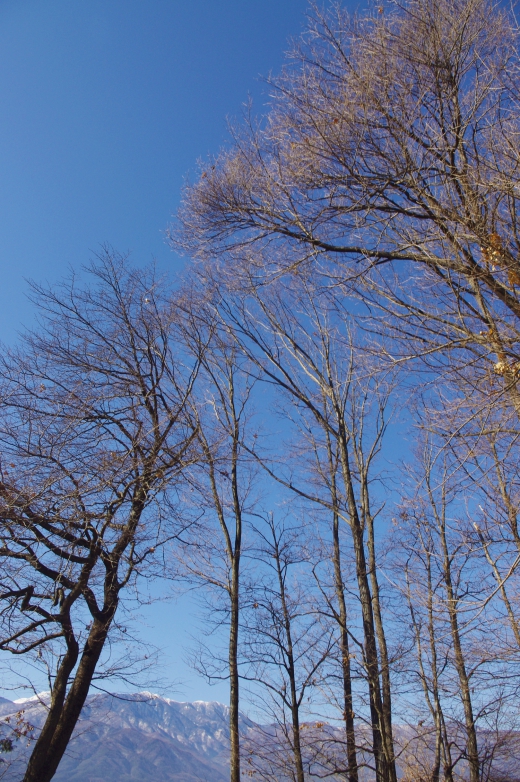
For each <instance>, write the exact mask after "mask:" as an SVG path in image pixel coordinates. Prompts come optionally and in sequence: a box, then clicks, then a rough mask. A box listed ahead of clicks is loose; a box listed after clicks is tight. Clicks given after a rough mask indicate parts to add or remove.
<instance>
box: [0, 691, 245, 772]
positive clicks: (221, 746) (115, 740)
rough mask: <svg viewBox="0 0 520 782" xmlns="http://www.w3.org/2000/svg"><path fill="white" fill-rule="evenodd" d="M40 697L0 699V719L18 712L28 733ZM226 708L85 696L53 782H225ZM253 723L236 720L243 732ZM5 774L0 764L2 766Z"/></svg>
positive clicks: (22, 757) (40, 707)
mask: <svg viewBox="0 0 520 782" xmlns="http://www.w3.org/2000/svg"><path fill="white" fill-rule="evenodd" d="M47 698H48V693H41V694H40V695H38V696H34V697H32V698H27V699H20V700H18V701H15V702H11V701H7V700H5V699H0V714H1V715H2V716H5V715H7V714H9V713H15V712H18V711H20V710H21V709H23V710H24V718H25V719H26V720H28V721H29V722H30V723H31V724H33V725H35V726H36V727H38V726H40V725H41V724H42V722H43V719H44V716H45V702H46V700H47ZM228 718H229V708H228V707H227V706H224V705H223V704H221V703H216V702H214V701H213V702H205V701H195V702H194V703H186V702H179V701H174V700H171V699H169V698H162V697H160V696H158V695H154V694H152V693H147V692H144V693H137V694H132V695H119V696H111V695H93V696H90V697H89V698H88V700H87V703H86V704H85V707H84V709H83V713H82V716H81V720H80V722H79V724H78V726H77V729H76V731H75V733H74V736H73V739H72V741H71V743H70V745H69V748H68V751H67V754H66V756H65V757H64V758H63V760H62V762H61V764H60V767H59V769H58V772H57V774H56V776H55V780H56V782H130V780H132V782H135V780H137V779H138V780H140V782H227V779H228V778H229V759H228V754H229V727H228ZM253 726H254V723H252V722H251V721H250V720H248V719H247V718H245V717H242V728H243V730H245V731H247V730H248V728H250V727H251V728H252V727H253ZM27 751H28V748H27V747H25V746H22V742H19V744H18V745H17V747H16V751H15V752H14V753H12V755H4V756H3V757H4V758H5V760H6V761H8V763H9V767H8V768H6V774H5V776H3V777H2V782H18V780H19V779H20V772H21V769H22V768H23V765H24V763H25V762H26V754H27ZM4 765H5V766H7V765H8V764H7V763H6V764H4Z"/></svg>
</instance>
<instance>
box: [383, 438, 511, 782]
mask: <svg viewBox="0 0 520 782" xmlns="http://www.w3.org/2000/svg"><path fill="white" fill-rule="evenodd" d="M440 445H441V446H442V441H441V443H440ZM411 474H413V477H414V485H415V493H412V495H411V496H410V497H409V499H408V500H407V501H406V502H405V504H404V507H403V510H402V513H401V517H400V521H399V523H398V525H397V528H398V532H397V535H396V537H395V542H396V544H397V546H398V548H399V549H400V550H401V551H403V552H404V557H403V556H398V557H397V562H396V564H397V570H396V578H397V581H398V583H400V584H401V585H402V589H403V594H404V595H405V596H406V603H407V607H408V612H409V616H410V619H411V631H412V636H413V640H414V646H415V654H416V660H417V663H416V665H415V666H412V665H410V667H409V670H410V671H414V674H413V678H416V680H417V681H418V682H419V683H420V687H421V689H422V691H423V693H424V706H425V709H426V714H425V715H424V718H423V719H421V720H420V721H419V722H418V723H417V724H415V725H413V726H412V731H413V733H412V735H411V736H410V737H409V738H408V747H407V748H406V749H405V751H404V752H403V757H404V756H408V757H409V758H411V759H413V763H414V764H415V767H416V773H417V774H418V773H419V772H418V770H417V768H418V764H419V760H420V757H421V755H422V760H421V761H420V762H421V764H422V769H423V771H422V775H423V777H424V779H427V780H439V779H441V778H442V779H444V780H452V779H454V778H458V777H459V776H460V775H461V774H462V775H463V774H464V773H466V771H465V768H464V767H465V766H466V765H467V773H468V774H469V778H470V779H471V780H475V781H476V780H482V779H485V778H487V775H488V774H489V773H495V772H496V771H497V770H498V767H499V765H498V766H497V763H498V764H499V761H500V757H501V753H502V751H503V747H504V746H506V745H507V744H510V745H511V746H512V745H513V744H514V736H513V735H512V734H510V731H509V730H508V727H507V726H508V725H509V727H513V725H514V718H513V716H512V714H511V713H510V712H509V710H508V705H507V704H508V702H511V698H513V699H515V698H516V694H515V693H516V685H515V677H516V676H517V675H518V674H517V672H516V666H517V659H516V658H517V655H515V654H514V653H512V650H511V649H510V648H507V645H506V646H503V645H502V643H501V639H500V635H501V628H500V624H498V623H497V613H496V602H497V601H498V602H500V598H499V596H498V594H497V593H498V592H499V589H497V585H496V584H495V583H494V582H493V578H492V577H491V574H490V573H489V570H488V569H487V567H486V565H485V559H484V557H483V555H482V548H481V544H480V541H479V540H478V537H476V536H475V535H474V531H473V529H472V524H471V519H472V511H473V509H474V507H475V500H476V498H475V497H472V495H471V493H469V494H468V493H466V492H467V490H466V487H465V483H464V480H463V479H462V478H461V470H460V465H459V462H458V460H454V461H453V463H451V464H450V460H449V458H448V456H447V453H446V450H445V449H442V447H439V446H435V445H434V443H433V442H432V440H431V438H428V439H427V441H426V442H425V443H424V444H423V447H422V448H421V452H420V453H418V458H417V460H416V466H415V468H414V469H413V470H412V471H411ZM491 634H492V641H490V635H491ZM508 682H509V684H508ZM511 685H512V686H511ZM457 703H458V704H459V708H460V714H458V710H457ZM414 710H416V711H415V713H416V714H419V712H420V706H419V704H418V702H416V703H415V706H414ZM428 713H429V714H428ZM412 714H413V711H412ZM428 717H429V719H428ZM412 720H413V716H412ZM499 725H501V726H502V727H501V728H498V726H499ZM441 774H442V777H441Z"/></svg>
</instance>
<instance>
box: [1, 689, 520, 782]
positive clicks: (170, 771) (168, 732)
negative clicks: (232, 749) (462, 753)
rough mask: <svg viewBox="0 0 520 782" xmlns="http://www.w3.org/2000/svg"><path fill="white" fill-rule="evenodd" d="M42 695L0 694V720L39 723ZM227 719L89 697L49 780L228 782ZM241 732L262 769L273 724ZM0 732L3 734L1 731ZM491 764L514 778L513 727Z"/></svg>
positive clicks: (6, 766) (17, 762)
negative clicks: (259, 751) (257, 751)
mask: <svg viewBox="0 0 520 782" xmlns="http://www.w3.org/2000/svg"><path fill="white" fill-rule="evenodd" d="M47 699H48V695H47V694H45V693H42V694H41V695H39V696H35V697H33V698H29V699H24V700H18V701H9V700H6V699H5V698H0V720H2V719H5V717H6V716H8V715H15V714H16V713H17V712H20V711H21V710H23V712H24V713H23V717H24V719H25V720H27V721H28V722H30V723H31V724H32V725H34V726H35V727H36V728H38V727H39V726H41V725H42V723H43V720H44V718H45V712H46V707H45V703H46V701H47ZM228 721H229V707H228V706H224V705H223V704H221V703H216V702H215V701H211V702H206V701H195V702H193V703H183V702H179V701H174V700H170V699H169V698H162V697H160V696H158V695H153V694H152V693H148V692H141V693H136V694H129V695H91V696H90V697H89V698H88V699H87V703H86V704H85V707H84V709H83V712H82V715H81V720H80V722H79V724H78V726H77V729H76V731H75V733H74V736H73V739H72V741H71V743H70V745H69V747H68V750H67V753H66V755H65V757H64V758H63V760H62V762H61V764H60V766H59V769H58V771H57V773H56V775H55V777H54V780H55V782H228V780H229V726H228ZM306 728H307V729H306V740H307V741H309V739H310V738H311V735H312V732H313V725H312V723H309V724H308V725H307V726H306ZM316 730H317V731H318V732H317V733H315V735H316V736H318V737H319V738H321V739H323V738H326V737H327V736H328V737H329V738H331V739H332V740H333V745H334V744H337V742H338V739H341V735H340V733H338V732H337V729H335V728H333V727H332V726H330V725H327V723H315V727H314V731H316ZM414 733H415V730H413V729H412V728H411V727H404V726H403V727H400V728H399V727H397V728H396V731H395V738H396V741H397V744H401V746H402V747H403V749H404V748H406V746H410V745H411V743H413V742H414V738H413V734H414ZM241 734H242V736H243V737H244V739H245V745H244V751H245V758H244V769H245V773H246V774H247V773H248V769H249V768H250V767H249V766H248V765H247V742H248V741H249V742H252V744H254V743H255V741H256V742H258V740H259V739H261V741H262V742H263V746H264V754H263V757H264V766H263V769H264V770H266V769H267V767H268V766H269V765H270V758H271V757H272V756H273V757H274V755H275V754H276V753H274V754H273V752H274V749H275V746H276V744H277V740H276V730H274V731H273V726H271V727H269V726H263V727H261V726H260V725H257V724H255V723H254V722H252V721H251V720H249V719H248V718H247V717H245V716H242V717H241ZM309 734H311V735H309ZM1 735H5V730H4V731H3V732H1V733H0V736H1ZM504 738H505V737H504ZM496 739H497V736H496V735H494V734H489V735H488V734H486V733H481V734H480V740H479V743H481V745H482V748H483V749H484V745H485V744H487V743H488V742H492V743H495V742H496ZM311 743H312V742H311ZM499 743H500V742H499ZM250 746H251V744H250ZM257 746H258V744H257ZM339 746H340V747H341V744H340V745H339ZM490 746H491V744H490ZM495 746H496V744H495ZM265 750H266V751H265ZM30 751H31V747H30V746H29V747H28V746H27V742H24V741H23V740H20V741H19V742H16V743H15V748H14V751H13V752H12V753H4V754H2V755H0V760H1V761H2V762H0V782H20V780H21V779H22V777H23V771H24V768H25V765H26V763H27V756H28V753H29V752H30ZM340 752H341V749H340ZM365 759H366V760H368V759H369V758H368V757H366V758H365ZM359 760H361V757H360V758H359ZM494 767H495V772H494V773H493V774H492V775H491V777H489V779H490V780H493V782H520V733H518V732H516V731H514V732H512V733H511V734H509V735H508V737H507V739H506V741H505V742H504V744H503V746H502V747H501V749H500V751H499V752H498V755H497V756H496V758H495V766H494ZM457 769H458V772H459V774H460V777H458V778H459V779H464V778H465V777H464V773H465V770H466V769H465V764H464V763H462V764H461V765H460V766H457ZM400 771H401V773H402V770H401V769H400ZM313 773H314V769H313ZM400 775H401V774H400ZM255 776H256V775H255ZM320 776H321V777H323V775H322V774H321V775H317V776H316V777H312V779H315V780H318V779H319V778H320ZM271 778H275V779H277V780H278V782H284V780H286V781H287V779H288V778H287V777H286V776H285V774H283V773H282V774H281V775H280V774H279V773H276V772H275V773H274V777H273V771H272V770H271ZM343 778H344V777H343ZM407 778H408V779H410V777H407ZM327 779H328V780H329V782H331V781H332V780H333V779H339V777H334V775H332V776H328V777H327ZM360 779H362V780H363V782H370V780H372V774H371V772H370V771H369V769H368V768H366V767H365V769H363V770H362V771H361V773H360Z"/></svg>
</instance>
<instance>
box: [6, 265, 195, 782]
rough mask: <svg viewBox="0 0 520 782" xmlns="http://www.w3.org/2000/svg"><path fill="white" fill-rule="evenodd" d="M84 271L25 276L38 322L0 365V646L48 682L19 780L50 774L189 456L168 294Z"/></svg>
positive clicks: (160, 533) (154, 552)
mask: <svg viewBox="0 0 520 782" xmlns="http://www.w3.org/2000/svg"><path fill="white" fill-rule="evenodd" d="M86 272H87V275H88V282H83V281H77V280H76V279H74V277H73V278H72V279H71V280H70V281H68V282H65V283H63V284H62V285H61V286H60V287H57V288H55V289H46V288H42V287H40V286H37V285H33V297H34V301H35V303H36V305H37V307H38V309H39V314H40V321H39V325H38V327H37V328H36V329H34V330H33V331H32V332H28V333H27V334H26V335H25V336H24V338H23V340H22V343H21V346H20V347H19V348H18V349H16V350H13V351H7V352H6V353H5V354H4V356H3V358H2V361H1V367H0V374H1V381H2V387H1V395H2V407H1V421H0V442H1V450H2V454H1V460H2V461H1V476H0V519H1V526H0V557H1V559H0V584H1V587H0V589H1V594H0V601H1V603H0V605H1V611H0V617H1V624H0V633H1V636H0V648H1V649H2V650H5V651H8V652H11V653H12V654H13V655H16V656H18V655H25V656H30V657H31V659H32V660H33V662H34V663H35V664H37V665H39V664H40V663H43V664H46V665H47V670H48V674H49V684H50V689H51V694H50V704H49V707H48V712H47V716H46V719H45V722H44V724H43V727H42V729H41V731H40V734H39V736H38V739H37V741H36V743H35V745H34V748H33V751H32V754H31V757H30V759H29V763H28V766H27V770H26V772H25V776H24V782H47V781H48V780H50V779H52V777H53V776H54V774H55V772H56V769H57V767H58V764H59V762H60V760H61V758H62V756H63V753H64V752H65V750H66V748H67V744H68V742H69V740H70V738H71V735H72V732H73V730H74V727H75V725H76V723H77V721H78V718H79V716H80V712H81V709H82V707H83V704H84V703H85V699H86V697H87V694H88V691H89V687H90V685H91V683H92V681H93V680H94V679H95V678H96V676H101V675H103V651H104V649H105V647H106V645H107V644H108V643H110V638H111V637H112V636H113V635H114V632H117V631H118V630H119V633H120V634H121V633H122V632H124V628H118V625H117V621H116V615H117V613H118V611H120V609H121V607H122V606H121V601H122V599H123V596H124V595H125V591H126V592H128V590H129V588H131V587H133V588H136V586H135V585H136V580H137V578H138V576H139V575H140V574H141V573H143V571H144V569H145V568H152V571H153V568H154V567H155V568H157V567H158V566H159V565H160V557H161V550H162V547H163V546H164V544H165V543H167V542H168V541H170V540H172V538H174V537H175V536H176V535H177V534H178V533H179V531H180V529H181V527H182V522H181V519H180V514H179V508H178V506H177V502H176V498H175V487H176V485H177V483H178V481H179V477H180V475H181V474H182V470H183V469H184V467H185V466H186V464H187V463H188V462H189V461H190V459H192V458H193V453H192V450H193V448H192V444H193V439H194V432H193V429H192V427H191V424H190V422H189V421H188V420H187V418H186V416H185V415H184V413H185V407H186V402H187V399H188V397H189V394H190V390H191V386H192V383H193V379H194V377H195V374H196V370H197V365H198V356H197V357H190V358H189V359H187V357H186V355H181V354H180V353H179V352H178V348H177V344H176V343H177V339H176V337H175V319H176V305H175V303H171V302H170V300H169V295H170V292H169V291H168V290H167V289H166V288H165V285H164V284H162V283H161V281H160V280H157V279H156V277H155V275H154V272H153V270H150V269H149V270H146V271H143V270H141V269H139V270H137V269H132V268H131V267H130V266H129V264H128V263H127V262H126V261H125V259H124V258H121V257H119V256H117V255H115V254H113V253H112V252H110V251H108V250H107V251H105V252H104V253H103V255H102V256H101V257H100V258H99V260H98V261H97V262H96V263H93V264H92V265H91V266H90V267H89V268H88V269H87V270H86ZM154 563H155V565H154ZM105 673H106V674H109V673H110V666H109V667H108V669H107V670H106V671H105Z"/></svg>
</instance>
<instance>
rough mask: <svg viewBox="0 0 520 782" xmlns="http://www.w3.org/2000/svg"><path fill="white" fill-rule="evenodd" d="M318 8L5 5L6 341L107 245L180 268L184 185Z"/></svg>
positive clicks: (0, 294)
mask: <svg viewBox="0 0 520 782" xmlns="http://www.w3.org/2000/svg"><path fill="white" fill-rule="evenodd" d="M306 7H307V3H306V0H73V1H72V2H71V0H45V1H44V2H42V0H0V105H1V107H2V120H1V122H0V220H1V230H0V262H1V264H2V285H1V288H0V339H1V340H3V341H7V342H11V341H12V340H13V339H14V338H15V334H16V330H17V329H18V328H19V324H20V322H21V321H25V322H27V321H28V320H29V319H30V317H31V312H30V306H29V305H28V304H27V303H26V301H25V293H24V292H25V286H24V281H23V278H24V277H33V278H35V279H38V280H42V279H48V280H54V279H56V278H57V277H59V276H60V275H61V274H62V273H63V272H64V271H65V270H66V268H67V265H69V264H70V265H72V266H75V267H77V266H79V265H80V264H82V263H84V262H85V261H86V260H88V258H89V256H90V255H91V254H92V251H94V252H95V251H96V248H98V247H99V245H100V244H101V243H105V242H108V243H110V244H112V245H113V246H114V247H115V248H116V249H117V250H120V251H127V250H130V251H131V252H132V254H133V257H134V258H135V260H136V261H137V262H146V261H148V260H150V259H151V257H152V256H154V257H156V258H157V259H158V260H159V262H160V263H161V264H162V263H164V264H167V265H174V264H175V262H176V261H175V257H174V256H173V255H172V253H171V251H170V250H169V248H168V247H167V246H166V244H165V242H164V238H163V232H164V230H165V228H166V225H167V223H168V221H169V219H170V216H171V214H172V212H174V211H175V209H176V207H177V204H178V200H179V195H180V190H181V186H182V182H183V177H184V176H185V175H186V174H187V173H188V172H189V171H190V169H191V170H192V171H193V170H194V168H195V166H196V160H197V158H199V157H205V156H206V155H207V154H208V153H211V152H217V151H218V149H219V147H220V146H221V144H222V143H223V142H225V139H226V117H228V116H236V115H238V114H239V113H240V111H241V107H242V104H243V102H244V101H245V100H246V99H247V96H248V94H251V95H252V96H253V97H254V99H255V103H256V104H257V107H258V108H259V109H260V108H261V105H262V103H264V102H265V100H266V94H265V90H266V88H265V85H264V84H262V82H261V80H260V79H259V78H258V77H259V76H260V75H261V74H263V75H265V74H267V73H268V72H269V70H270V69H274V70H275V71H276V70H277V69H279V67H280V64H281V61H282V58H283V52H284V50H285V49H286V48H287V40H288V38H289V37H290V36H291V35H297V34H298V33H299V32H300V30H301V28H302V25H303V22H304V13H305V10H306Z"/></svg>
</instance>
